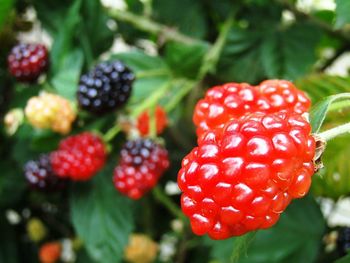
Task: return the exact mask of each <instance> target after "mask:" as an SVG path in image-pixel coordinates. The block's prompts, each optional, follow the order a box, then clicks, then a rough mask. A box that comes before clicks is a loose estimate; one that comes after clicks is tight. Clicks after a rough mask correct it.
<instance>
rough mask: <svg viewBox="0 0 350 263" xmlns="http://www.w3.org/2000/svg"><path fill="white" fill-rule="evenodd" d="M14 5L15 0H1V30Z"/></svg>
mask: <svg viewBox="0 0 350 263" xmlns="http://www.w3.org/2000/svg"><path fill="white" fill-rule="evenodd" d="M13 5H14V0H1V4H0V31H1V30H2V27H3V25H4V24H5V22H6V18H7V16H8V15H9V13H10V11H11V9H12V7H13Z"/></svg>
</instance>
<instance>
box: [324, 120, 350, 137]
mask: <svg viewBox="0 0 350 263" xmlns="http://www.w3.org/2000/svg"><path fill="white" fill-rule="evenodd" d="M345 133H350V122H348V123H345V124H343V125H340V126H337V127H335V128H332V129H329V130H327V131H324V132H321V133H319V134H318V136H320V137H321V138H323V139H324V140H325V141H329V140H331V139H333V138H335V137H337V136H339V135H342V134H345Z"/></svg>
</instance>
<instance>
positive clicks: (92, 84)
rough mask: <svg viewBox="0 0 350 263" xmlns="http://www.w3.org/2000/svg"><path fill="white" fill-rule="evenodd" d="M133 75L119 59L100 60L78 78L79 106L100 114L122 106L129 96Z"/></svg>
mask: <svg viewBox="0 0 350 263" xmlns="http://www.w3.org/2000/svg"><path fill="white" fill-rule="evenodd" d="M134 79H135V77H134V74H133V73H132V71H131V70H130V69H129V68H128V67H126V66H125V65H124V64H123V63H122V62H120V61H110V62H102V63H100V64H99V65H97V66H96V67H95V68H94V69H93V70H92V71H90V72H89V73H87V74H84V75H82V76H81V78H80V82H79V87H78V92H77V98H78V103H79V106H80V107H81V108H82V109H84V110H87V111H89V112H91V113H95V114H102V113H108V112H111V111H113V110H115V109H117V108H120V107H121V106H123V105H124V104H125V103H126V102H127V100H128V98H129V97H130V94H131V90H132V83H133V81H134Z"/></svg>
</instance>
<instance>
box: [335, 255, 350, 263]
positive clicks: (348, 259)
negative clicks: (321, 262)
mask: <svg viewBox="0 0 350 263" xmlns="http://www.w3.org/2000/svg"><path fill="white" fill-rule="evenodd" d="M349 262H350V254H348V255H346V256H345V257H342V258H341V259H338V260H337V261H335V262H334V263H349Z"/></svg>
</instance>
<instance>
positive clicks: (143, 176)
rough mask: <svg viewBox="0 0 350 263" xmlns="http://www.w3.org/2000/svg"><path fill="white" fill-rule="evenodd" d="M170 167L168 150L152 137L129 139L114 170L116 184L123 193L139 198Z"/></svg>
mask: <svg viewBox="0 0 350 263" xmlns="http://www.w3.org/2000/svg"><path fill="white" fill-rule="evenodd" d="M168 167H169V159H168V152H167V150H166V149H164V148H163V147H162V146H160V145H159V144H157V143H155V142H154V141H152V140H150V139H136V140H134V141H128V142H126V143H125V145H124V147H123V148H122V150H121V152H120V160H119V164H118V166H117V167H116V168H115V170H114V177H113V181H114V185H115V187H116V189H117V190H119V191H120V192H121V193H122V194H124V195H126V196H128V197H130V198H132V199H135V200H136V199H139V198H141V197H142V196H143V195H144V194H145V193H147V192H148V191H149V190H150V189H152V188H153V187H154V186H155V185H156V184H157V182H158V180H159V178H160V177H161V176H162V175H163V173H164V171H165V170H166V169H167V168H168Z"/></svg>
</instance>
